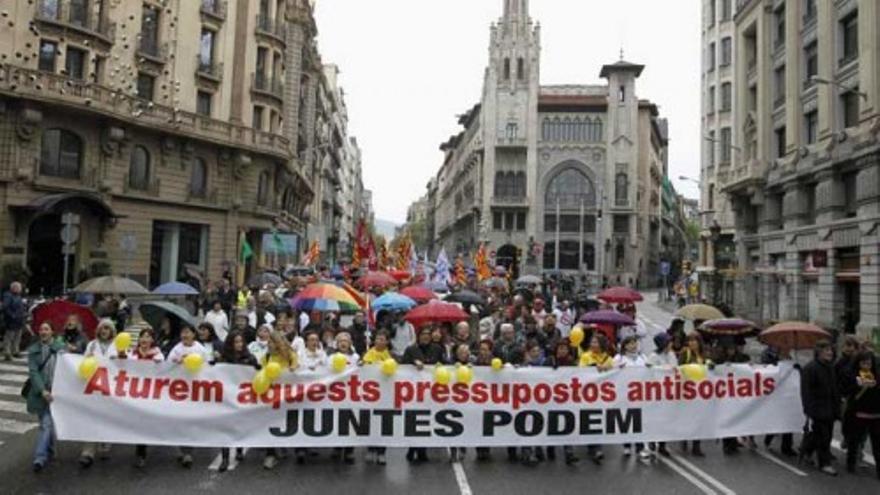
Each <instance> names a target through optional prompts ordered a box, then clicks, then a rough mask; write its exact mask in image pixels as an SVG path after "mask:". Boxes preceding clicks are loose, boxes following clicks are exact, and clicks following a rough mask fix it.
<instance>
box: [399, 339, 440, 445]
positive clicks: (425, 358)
mask: <svg viewBox="0 0 880 495" xmlns="http://www.w3.org/2000/svg"><path fill="white" fill-rule="evenodd" d="M431 333H432V332H431V327H430V326H429V325H426V326H423V327H422V328H420V329H419V336H418V340H417V341H416V343H415V344H413V345H411V346H409V347H407V348H406V350H405V351H404V353H403V359H402V361H401V362H402V363H403V364H411V365H413V366H415V367H416V368H418V369H420V370H421V369H422V368H424V367H425V366H430V365H435V364H441V363H442V359H443V348H442V347H440V346H439V345H437V344H435V343H434V342H433V337H432V335H431ZM406 460H407V461H409V462H426V461H427V460H428V449H425V448H410V449H408V450H407V452H406Z"/></svg>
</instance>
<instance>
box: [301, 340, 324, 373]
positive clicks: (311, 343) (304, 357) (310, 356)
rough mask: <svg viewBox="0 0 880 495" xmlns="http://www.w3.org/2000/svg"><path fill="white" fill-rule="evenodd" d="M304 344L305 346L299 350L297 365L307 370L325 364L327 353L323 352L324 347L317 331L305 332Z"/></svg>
mask: <svg viewBox="0 0 880 495" xmlns="http://www.w3.org/2000/svg"><path fill="white" fill-rule="evenodd" d="M305 338H306V345H305V348H303V349H302V350H300V351H299V355H298V356H297V358H298V359H299V365H300V366H301V367H302V368H304V369H308V370H312V371H314V370H316V369H318V368H319V367H326V366H327V353H326V352H324V348H323V347H322V345H321V340H320V338H319V336H318V332H315V331H309V332H306V337H305Z"/></svg>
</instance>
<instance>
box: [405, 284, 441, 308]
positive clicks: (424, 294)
mask: <svg viewBox="0 0 880 495" xmlns="http://www.w3.org/2000/svg"><path fill="white" fill-rule="evenodd" d="M400 293H401V294H403V295H404V296H406V297H408V298H410V299H412V300H413V301H416V302H418V303H421V304H424V303H426V302H428V301H430V300H432V299H437V295H436V294H434V291H432V290H431V289H429V288H427V287H425V286H423V285H412V286H409V287H406V288H404V289H401V291H400Z"/></svg>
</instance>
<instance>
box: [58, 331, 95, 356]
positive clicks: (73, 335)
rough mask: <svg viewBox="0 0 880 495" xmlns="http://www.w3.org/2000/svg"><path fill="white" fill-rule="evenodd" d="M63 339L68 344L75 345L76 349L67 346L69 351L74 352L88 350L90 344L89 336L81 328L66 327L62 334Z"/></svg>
mask: <svg viewBox="0 0 880 495" xmlns="http://www.w3.org/2000/svg"><path fill="white" fill-rule="evenodd" d="M61 341H62V342H63V343H64V344H66V345H71V346H73V347H75V348H76V350H70V349H67V348H66V346H65V350H66V351H67V352H72V353H74V354H82V353H84V352H86V346H87V345H88V344H89V338H88V337H87V336H86V334H84V333H83V332H82V331H81V330H79V329H72V330H67V329H65V330H64V333H63V334H62V335H61Z"/></svg>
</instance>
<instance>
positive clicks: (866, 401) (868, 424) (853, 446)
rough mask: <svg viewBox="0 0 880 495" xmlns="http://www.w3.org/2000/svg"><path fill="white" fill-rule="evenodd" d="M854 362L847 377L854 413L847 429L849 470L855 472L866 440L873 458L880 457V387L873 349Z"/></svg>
mask: <svg viewBox="0 0 880 495" xmlns="http://www.w3.org/2000/svg"><path fill="white" fill-rule="evenodd" d="M853 363H854V367H853V368H852V369H851V371H850V372H849V373H848V375H847V377H846V378H845V380H844V383H845V385H846V388H845V392H846V393H847V395H848V399H847V401H848V405H849V408H850V409H851V410H852V416H853V422H852V423H851V424H850V425H849V429H848V430H845V431H844V433H845V434H846V436H847V439H846V443H847V450H846V470H847V472H849V473H854V472H855V469H856V460H857V459H858V457H859V456H860V454H861V450H862V444H863V443H864V442H865V440H866V439H870V441H871V448H872V449H873V452H874V459H875V460H877V459H880V386H878V382H877V379H878V377H880V366H878V363H877V357H876V356H875V355H874V354H873V353H871V352H860V353H859V354H858V355H857V356H856V357H855V358H854V359H853ZM875 469H876V472H877V478H878V479H880V465H878V464H876V463H875Z"/></svg>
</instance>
